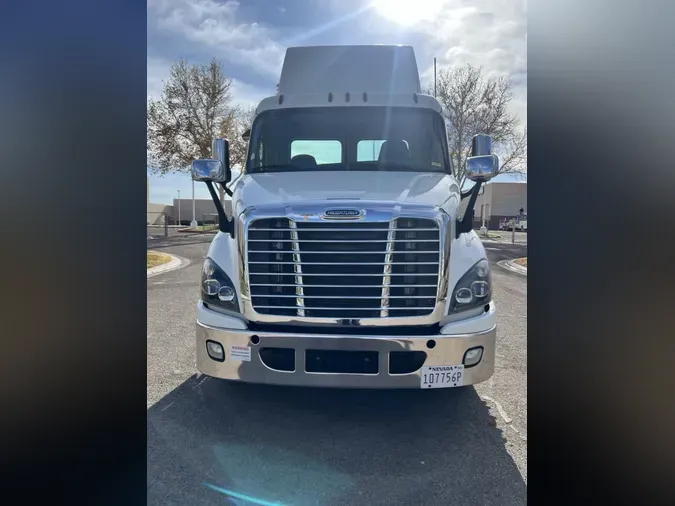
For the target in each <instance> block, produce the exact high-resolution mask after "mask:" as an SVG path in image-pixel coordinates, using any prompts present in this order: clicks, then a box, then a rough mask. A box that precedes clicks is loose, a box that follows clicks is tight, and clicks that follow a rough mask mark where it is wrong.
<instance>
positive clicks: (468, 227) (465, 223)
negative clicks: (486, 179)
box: [455, 181, 483, 238]
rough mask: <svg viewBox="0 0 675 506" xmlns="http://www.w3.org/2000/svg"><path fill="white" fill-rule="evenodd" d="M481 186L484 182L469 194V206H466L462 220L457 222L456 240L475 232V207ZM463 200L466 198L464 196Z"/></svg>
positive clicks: (477, 184)
mask: <svg viewBox="0 0 675 506" xmlns="http://www.w3.org/2000/svg"><path fill="white" fill-rule="evenodd" d="M481 184H483V183H482V181H478V182H477V183H476V184H475V185H474V186H473V188H471V190H469V192H468V194H470V195H471V197H470V198H469V204H468V205H467V206H466V211H464V216H463V217H462V219H461V220H457V223H456V226H455V231H456V233H455V237H456V238H459V236H460V235H462V234H466V233H468V232H471V231H472V230H473V207H474V206H475V205H476V199H477V198H478V192H479V190H480V186H481ZM462 198H464V196H463V195H462Z"/></svg>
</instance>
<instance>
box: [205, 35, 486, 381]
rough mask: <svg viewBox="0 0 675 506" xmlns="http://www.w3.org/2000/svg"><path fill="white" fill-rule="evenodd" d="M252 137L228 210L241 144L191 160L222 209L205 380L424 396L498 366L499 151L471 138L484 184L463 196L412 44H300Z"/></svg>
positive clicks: (219, 145) (471, 170) (211, 268)
mask: <svg viewBox="0 0 675 506" xmlns="http://www.w3.org/2000/svg"><path fill="white" fill-rule="evenodd" d="M246 138H247V139H248V142H249V148H248V155H247V161H246V164H245V166H244V167H243V168H242V175H241V177H240V178H239V179H238V181H236V182H235V184H234V185H232V188H226V191H227V192H228V193H229V194H230V196H231V198H232V213H231V216H226V215H225V212H224V210H223V207H222V205H221V204H220V201H219V199H218V193H217V190H216V188H215V186H214V185H215V184H221V185H223V186H225V185H226V184H227V183H228V182H230V180H231V171H230V166H229V156H228V147H229V145H228V141H227V140H225V139H214V142H213V159H208V160H195V161H194V162H193V165H192V176H193V179H194V180H196V181H203V182H205V183H206V185H207V187H208V189H209V191H210V194H211V196H212V198H213V200H214V202H215V204H216V207H217V209H218V213H219V215H220V225H219V228H220V231H219V232H218V234H217V235H216V237H215V238H214V239H213V242H212V243H211V246H210V248H209V250H208V254H207V258H206V260H205V262H204V266H203V270H202V277H201V280H200V300H199V303H198V307H197V325H196V345H197V368H198V369H199V371H200V372H201V373H203V374H205V375H208V376H212V377H216V378H222V379H226V380H239V381H245V382H254V383H272V384H279V385H300V386H317V387H348V388H423V389H427V388H439V387H440V388H445V387H460V386H465V385H470V384H475V383H480V382H482V381H486V380H487V379H489V378H490V377H491V376H492V374H493V372H494V359H495V337H496V334H497V328H496V319H495V304H494V302H493V301H492V285H491V277H490V266H489V263H488V260H487V258H486V254H485V250H484V248H483V245H482V243H481V241H480V240H479V238H478V236H477V235H476V233H475V232H474V231H473V230H472V223H471V217H472V210H473V206H474V204H475V199H476V196H477V194H478V191H479V189H480V186H481V183H483V182H485V181H487V180H489V179H490V178H491V177H493V176H494V175H495V174H496V172H497V169H498V164H499V161H498V159H497V157H496V156H495V155H494V154H492V153H491V139H490V137H488V136H483V135H479V136H476V137H474V139H473V145H472V156H471V157H470V158H469V159H468V161H467V165H466V172H467V175H468V177H469V178H470V179H471V180H473V181H475V182H476V184H475V186H474V187H473V189H472V190H470V191H469V192H466V193H464V194H463V193H462V192H461V191H460V188H459V185H458V182H457V180H456V179H455V178H454V177H453V175H452V167H451V161H450V157H449V153H448V146H447V137H446V125H445V121H444V120H443V116H442V109H441V105H440V104H439V102H438V101H437V100H436V99H435V98H434V97H431V96H428V95H424V94H422V93H421V87H420V80H419V74H418V70H417V63H416V60H415V55H414V52H413V49H412V48H411V47H408V46H322V47H294V48H289V49H288V50H287V52H286V56H285V60H284V64H283V68H282V72H281V78H280V80H279V85H278V92H277V94H276V95H275V96H271V97H269V98H266V99H264V100H262V101H261V102H260V104H259V105H258V107H257V111H256V117H255V120H254V122H253V125H252V127H251V130H250V132H247V134H246ZM464 198H468V199H469V201H468V206H466V212H464V213H463V216H460V215H459V214H460V203H461V200H462V199H464ZM462 207H463V206H462Z"/></svg>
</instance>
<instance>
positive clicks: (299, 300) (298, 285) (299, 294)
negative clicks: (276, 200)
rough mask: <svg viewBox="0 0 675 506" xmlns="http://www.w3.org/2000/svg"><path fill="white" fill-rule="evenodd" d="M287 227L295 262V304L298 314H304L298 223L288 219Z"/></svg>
mask: <svg viewBox="0 0 675 506" xmlns="http://www.w3.org/2000/svg"><path fill="white" fill-rule="evenodd" d="M288 228H289V229H290V232H289V234H290V236H291V240H292V241H293V243H292V244H291V249H292V250H293V262H297V265H294V266H293V272H295V295H296V299H295V305H296V306H297V307H298V316H305V298H304V295H305V292H304V288H303V283H302V262H301V261H300V244H299V241H298V230H297V229H298V225H297V224H296V223H295V222H294V221H293V220H288Z"/></svg>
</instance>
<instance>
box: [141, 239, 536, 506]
mask: <svg viewBox="0 0 675 506" xmlns="http://www.w3.org/2000/svg"><path fill="white" fill-rule="evenodd" d="M210 240H211V237H209V236H187V237H172V238H169V239H168V240H159V241H149V246H148V247H149V248H152V249H156V250H162V251H166V252H168V253H171V254H173V255H177V256H179V257H181V258H183V259H186V260H188V261H189V262H190V263H189V265H187V266H186V267H184V268H181V269H179V270H176V271H172V272H168V273H165V274H160V275H158V276H155V277H152V278H149V279H148V336H147V339H148V343H147V350H148V377H147V382H148V385H147V389H148V390H147V407H148V453H147V457H148V460H147V463H148V503H149V504H162V505H165V504H176V505H178V504H181V505H182V504H238V505H242V506H244V505H253V504H262V505H268V504H280V505H281V504H283V505H310V504H311V505H338V504H339V505H345V504H349V505H351V504H354V505H357V504H369V505H370V504H372V505H380V504H382V505H392V504H406V505H411V504H413V505H418V504H419V505H422V504H424V505H434V504H439V505H449V504H451V505H458V504H467V505H468V504H471V505H475V504H481V505H487V504H495V505H511V504H525V503H526V483H527V369H526V364H527V319H526V318H527V284H526V283H527V282H526V277H524V276H522V275H519V274H516V273H513V272H510V271H508V270H505V269H502V268H501V267H500V266H498V265H497V264H496V263H497V262H498V261H499V260H502V259H506V258H517V257H521V256H526V255H527V252H526V244H522V243H520V244H516V245H511V244H508V243H499V242H496V243H490V244H486V247H487V248H488V250H487V251H488V256H489V258H490V261H491V263H492V266H493V274H492V277H493V284H494V292H495V301H496V303H497V314H498V323H499V329H498V337H497V358H496V371H495V374H494V376H493V377H492V378H491V379H490V380H489V381H487V382H485V383H483V384H480V385H477V386H476V387H475V388H474V387H466V388H460V389H436V390H431V391H426V390H419V391H417V390H412V391H358V390H318V389H300V388H282V387H271V386H257V385H245V384H231V383H228V382H225V381H221V380H216V379H211V378H207V377H204V376H199V375H198V374H197V371H196V368H195V351H194V320H195V305H196V301H197V297H198V281H199V273H200V269H201V264H202V261H203V258H204V256H205V255H206V251H207V249H208V245H209V242H210Z"/></svg>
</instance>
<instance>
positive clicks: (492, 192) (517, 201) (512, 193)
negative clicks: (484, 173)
mask: <svg viewBox="0 0 675 506" xmlns="http://www.w3.org/2000/svg"><path fill="white" fill-rule="evenodd" d="M466 200H468V199H466ZM474 209H475V214H474V220H473V223H474V226H475V227H479V226H480V225H481V224H482V222H483V218H485V221H486V225H487V226H488V228H490V229H493V230H495V229H497V228H498V227H499V222H500V221H502V220H504V219H510V218H513V217H514V216H518V214H519V212H520V209H523V211H524V213H525V214H527V183H526V182H492V183H488V184H486V185H484V186H482V187H481V190H480V194H479V195H478V198H477V199H476V206H475V208H474Z"/></svg>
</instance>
